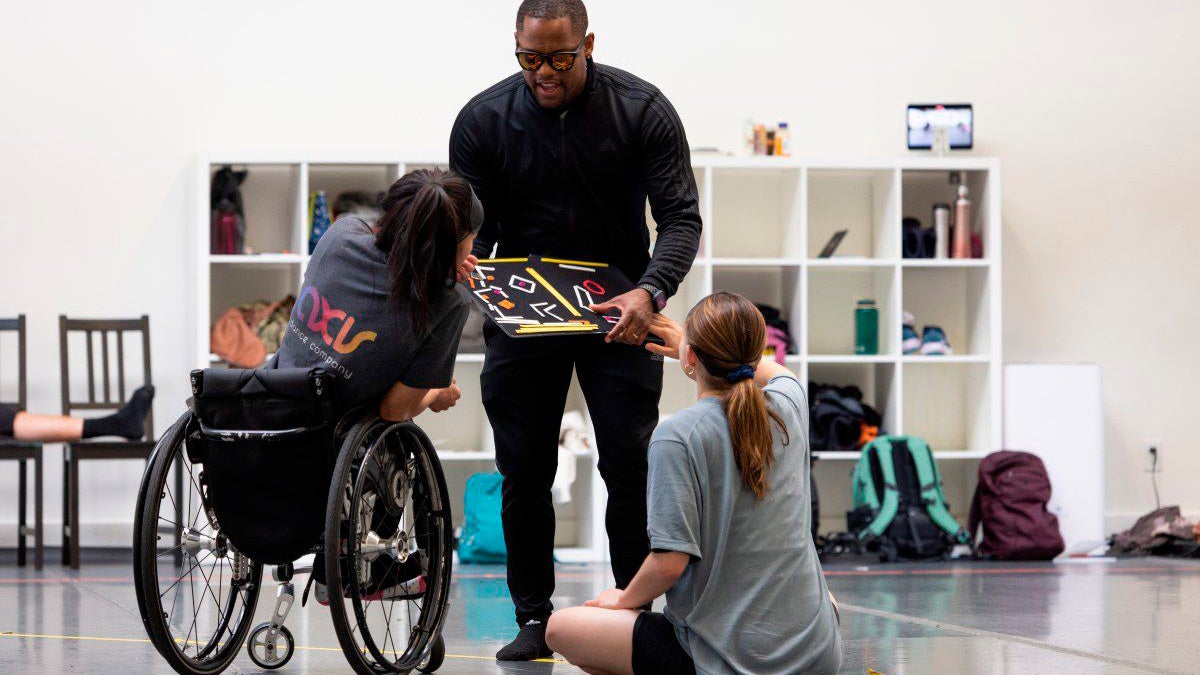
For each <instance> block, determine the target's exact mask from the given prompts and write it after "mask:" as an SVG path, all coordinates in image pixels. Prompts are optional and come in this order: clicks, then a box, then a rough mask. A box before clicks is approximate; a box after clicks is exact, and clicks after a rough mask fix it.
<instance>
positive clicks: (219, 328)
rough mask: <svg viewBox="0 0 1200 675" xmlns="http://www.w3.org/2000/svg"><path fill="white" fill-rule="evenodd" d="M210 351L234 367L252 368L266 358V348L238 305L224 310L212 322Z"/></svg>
mask: <svg viewBox="0 0 1200 675" xmlns="http://www.w3.org/2000/svg"><path fill="white" fill-rule="evenodd" d="M210 346H211V348H212V351H213V353H214V354H216V355H217V356H219V357H221V358H222V359H224V360H225V361H226V362H227V363H228V364H229V365H231V366H234V367H236V368H254V367H256V366H259V365H262V362H263V361H265V360H266V358H267V348H266V346H264V345H263V343H262V340H260V339H259V337H258V334H257V333H256V332H254V328H252V327H251V326H250V324H249V323H247V321H246V315H245V314H244V313H243V312H242V310H241V309H240V308H238V307H230V308H229V309H227V310H225V313H224V314H222V315H221V317H220V318H219V319H217V322H216V323H214V324H213V328H212V335H211V339H210Z"/></svg>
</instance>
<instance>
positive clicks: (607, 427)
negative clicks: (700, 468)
mask: <svg viewBox="0 0 1200 675" xmlns="http://www.w3.org/2000/svg"><path fill="white" fill-rule="evenodd" d="M575 368H576V371H577V372H578V373H579V384H580V386H581V387H582V388H583V394H584V397H585V398H586V399H587V405H588V411H589V412H590V413H591V416H592V421H593V423H594V425H595V430H596V445H597V449H598V451H599V462H598V468H599V469H600V476H601V477H602V478H603V479H604V484H605V485H606V486H607V487H608V510H607V512H606V513H605V519H604V523H605V528H606V529H607V531H608V542H609V554H610V556H611V557H612V570H613V576H614V577H615V579H616V582H617V587H618V588H625V587H626V586H627V585H628V584H629V582H630V581H632V580H633V576H634V575H635V574H637V571H638V568H640V567H641V565H642V562H643V561H644V560H645V559H646V555H647V554H648V553H649V552H650V550H649V549H650V540H649V538H648V536H647V535H646V450H647V447H648V445H649V443H650V435H651V434H652V433H653V432H654V427H655V426H657V425H658V401H659V398H660V396H661V395H662V381H663V362H662V358H661V357H655V356H654V355H653V354H651V353H650V352H648V351H646V350H645V349H643V348H641V347H635V346H632V345H623V344H605V343H603V342H601V341H596V343H595V344H594V345H593V346H592V347H591V348H589V349H587V350H585V351H584V352H583V353H582V354H581V356H580V358H578V359H577V360H576V365H575Z"/></svg>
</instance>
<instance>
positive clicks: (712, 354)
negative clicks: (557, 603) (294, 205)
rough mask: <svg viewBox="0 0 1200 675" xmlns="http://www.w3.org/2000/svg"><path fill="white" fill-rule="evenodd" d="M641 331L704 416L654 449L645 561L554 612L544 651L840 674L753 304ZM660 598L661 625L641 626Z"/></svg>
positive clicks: (804, 434)
mask: <svg viewBox="0 0 1200 675" xmlns="http://www.w3.org/2000/svg"><path fill="white" fill-rule="evenodd" d="M651 331H652V332H653V333H654V334H656V335H658V336H659V337H661V338H662V339H663V341H664V343H665V347H659V346H658V345H654V344H648V345H647V349H650V350H651V351H655V352H658V353H660V354H664V355H668V356H678V357H679V360H680V364H681V365H682V366H683V370H684V372H685V373H686V374H687V376H688V377H689V378H691V379H693V380H695V381H696V392H697V398H698V399H699V401H698V402H697V403H696V404H694V405H692V406H691V407H689V408H687V409H686V410H683V411H681V412H678V413H676V414H674V415H672V416H671V417H670V418H669V419H667V420H666V421H664V422H663V423H662V424H660V425H659V426H658V429H656V430H655V432H654V436H653V438H652V439H651V441H650V458H649V461H650V473H649V481H648V499H649V503H648V509H649V532H650V549H651V553H650V556H649V557H648V558H647V559H646V562H645V563H643V565H642V568H641V570H639V571H638V573H637V576H636V577H635V578H634V579H633V581H632V582H631V583H630V584H629V587H628V588H626V589H625V590H623V591H622V590H616V589H612V590H608V591H604V592H603V593H601V594H600V595H599V596H597V597H596V599H595V600H591V601H589V602H588V603H586V606H585V607H574V608H570V609H564V610H562V611H559V612H557V613H556V614H554V615H553V616H552V617H551V618H550V623H549V626H548V627H547V633H546V640H547V642H548V643H549V644H550V647H551V648H552V649H554V651H556V652H558V653H560V654H562V655H563V656H564V657H566V659H567V660H568V661H570V662H571V663H573V664H575V665H577V666H579V667H580V668H582V669H583V670H585V671H587V672H589V673H594V674H595V673H637V674H638V675H641V674H643V673H657V674H660V675H671V674H673V673H695V672H699V673H747V674H749V673H754V674H756V675H759V674H763V673H816V674H822V673H835V672H837V670H838V668H839V667H840V665H841V659H842V645H841V637H840V636H839V634H838V622H837V618H836V610H835V609H834V606H833V604H832V598H831V596H830V595H829V591H828V590H827V589H826V586H825V580H824V577H823V576H822V572H821V564H820V562H819V561H818V560H817V552H816V549H815V547H814V546H813V542H812V538H811V535H810V534H809V533H810V531H811V529H810V526H809V524H810V522H811V518H812V514H811V513H810V505H809V495H808V490H809V482H808V480H809V478H808V472H809V464H808V462H809V447H808V406H807V404H806V402H805V396H804V391H803V390H802V389H801V388H800V383H799V382H797V381H796V376H795V375H793V374H792V373H791V372H790V371H788V370H787V369H786V368H784V367H783V366H779V365H776V364H775V363H773V362H771V361H767V360H764V359H762V351H763V347H764V344H765V341H766V326H765V324H764V322H763V317H762V314H760V313H759V311H758V309H757V308H756V307H755V306H754V304H753V303H751V302H750V301H749V300H747V299H745V298H743V297H742V296H740V295H734V294H731V293H716V294H714V295H711V296H709V297H707V298H705V299H703V300H701V301H700V303H699V304H697V305H696V306H695V307H694V308H693V309H692V311H691V312H690V313H689V314H688V318H687V325H686V328H683V329H681V328H680V327H679V326H678V325H677V324H675V323H674V322H672V321H671V320H670V319H667V318H665V317H663V316H662V315H658V316H656V317H655V324H654V327H653V328H652V329H651ZM663 593H666V595H667V606H666V612H665V614H656V613H652V612H642V611H638V608H640V607H642V606H644V605H648V604H649V603H650V602H651V601H652V600H654V599H655V598H657V597H658V596H660V595H662V594H663Z"/></svg>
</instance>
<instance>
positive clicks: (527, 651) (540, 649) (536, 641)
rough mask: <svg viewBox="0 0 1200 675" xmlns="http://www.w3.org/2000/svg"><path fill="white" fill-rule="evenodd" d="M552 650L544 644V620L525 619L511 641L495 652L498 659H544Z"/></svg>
mask: <svg viewBox="0 0 1200 675" xmlns="http://www.w3.org/2000/svg"><path fill="white" fill-rule="evenodd" d="M553 653H554V652H552V651H550V648H549V647H548V646H546V622H545V621H536V620H534V621H527V622H525V625H524V626H521V632H520V633H517V637H516V638H515V639H513V641H512V642H510V643H508V644H507V645H505V646H504V648H503V649H501V650H500V651H498V652H496V659H497V660H499V661H532V660H534V659H544V658H546V657H547V656H550V655H551V654H553Z"/></svg>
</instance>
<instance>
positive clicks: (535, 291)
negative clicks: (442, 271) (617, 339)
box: [462, 255, 633, 338]
mask: <svg viewBox="0 0 1200 675" xmlns="http://www.w3.org/2000/svg"><path fill="white" fill-rule="evenodd" d="M462 285H463V286H464V287H465V288H466V290H467V293H468V295H470V296H471V298H472V299H473V300H474V302H475V305H476V306H477V307H478V308H479V309H480V310H481V311H482V312H483V314H484V316H486V317H487V318H488V319H490V320H492V321H493V322H495V323H496V325H497V326H499V327H500V329H501V330H503V331H504V332H505V333H506V334H508V335H510V336H512V337H519V338H525V337H537V336H542V335H560V336H561V335H604V334H606V333H608V332H609V331H610V330H612V327H613V326H615V325H616V323H617V321H619V320H620V317H621V313H620V312H619V311H617V310H612V311H610V312H608V313H607V314H606V315H599V314H596V313H595V312H593V311H592V310H590V309H588V308H587V306H588V305H590V304H593V303H600V302H607V301H608V300H611V299H613V298H615V297H617V296H618V295H621V294H622V293H627V292H629V291H631V290H633V284H632V283H631V282H630V281H629V279H628V278H627V277H626V276H625V275H624V274H622V273H621V271H620V270H618V269H616V268H615V267H612V266H610V265H608V264H607V263H601V262H588V261H583V260H567V259H562V258H552V257H543V256H539V255H530V256H528V257H526V258H491V259H487V260H480V261H479V264H478V266H477V267H476V268H475V274H474V275H473V276H472V278H470V279H467V280H466V281H464V282H462Z"/></svg>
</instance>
